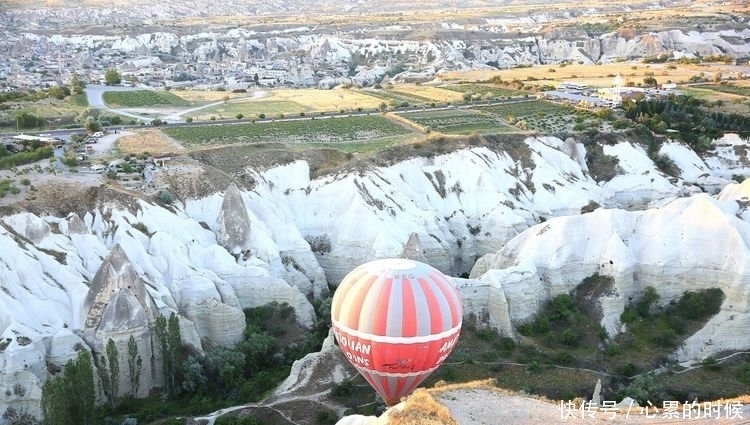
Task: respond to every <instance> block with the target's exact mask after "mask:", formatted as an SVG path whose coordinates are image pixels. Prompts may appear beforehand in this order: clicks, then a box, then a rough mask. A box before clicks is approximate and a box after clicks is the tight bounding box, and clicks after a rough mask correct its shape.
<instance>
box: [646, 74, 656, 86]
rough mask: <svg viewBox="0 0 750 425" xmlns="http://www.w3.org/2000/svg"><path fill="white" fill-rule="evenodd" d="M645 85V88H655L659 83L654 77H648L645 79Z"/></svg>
mask: <svg viewBox="0 0 750 425" xmlns="http://www.w3.org/2000/svg"><path fill="white" fill-rule="evenodd" d="M643 85H645V86H649V87H654V86H656V85H657V82H656V78H654V77H650V76H649V77H646V78H644V79H643Z"/></svg>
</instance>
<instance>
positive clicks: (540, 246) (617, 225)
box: [462, 183, 750, 360]
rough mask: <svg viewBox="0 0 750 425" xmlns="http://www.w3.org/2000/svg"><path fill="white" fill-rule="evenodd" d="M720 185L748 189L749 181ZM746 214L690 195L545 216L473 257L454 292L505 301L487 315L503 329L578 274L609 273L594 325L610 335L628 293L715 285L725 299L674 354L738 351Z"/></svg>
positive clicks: (746, 312)
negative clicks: (645, 206)
mask: <svg viewBox="0 0 750 425" xmlns="http://www.w3.org/2000/svg"><path fill="white" fill-rule="evenodd" d="M728 190H731V191H733V192H735V193H736V192H738V191H739V192H741V193H743V194H747V193H748V191H749V190H750V183H743V184H742V189H741V190H740V189H738V188H735V187H732V188H731V189H728ZM746 214H747V212H746V208H745V207H744V206H742V205H741V204H739V203H738V202H736V201H734V200H716V199H713V198H711V197H709V196H707V195H694V196H691V197H689V198H681V199H676V200H674V201H672V202H670V203H668V204H666V205H664V206H661V207H660V208H655V209H650V210H646V211H635V212H627V211H623V210H616V209H615V210H597V211H594V212H593V213H590V214H584V215H581V216H571V217H560V218H554V219H551V220H548V221H547V222H546V223H542V224H539V225H536V226H534V227H532V228H530V229H528V230H527V231H525V232H523V233H521V234H520V235H518V236H517V237H515V238H514V239H512V240H511V241H509V242H508V243H507V244H506V245H505V246H504V247H503V248H502V249H501V250H499V251H498V252H497V253H495V254H489V255H487V256H486V257H484V258H483V259H481V260H480V261H478V262H477V264H476V266H475V268H474V270H472V274H471V277H472V278H475V279H476V281H474V282H472V281H466V282H465V283H464V285H463V287H462V293H466V292H470V291H476V292H477V295H476V296H475V298H477V299H481V298H482V297H486V298H488V299H493V298H494V299H497V298H501V299H502V298H503V297H504V299H505V300H506V302H507V315H505V314H502V313H504V310H503V309H502V308H501V309H500V310H499V311H500V313H501V314H497V315H496V316H492V317H491V318H492V321H493V325H495V326H498V327H499V328H500V329H502V330H503V331H505V332H506V333H508V334H511V335H512V332H513V330H512V326H511V327H510V328H509V327H508V322H510V323H512V324H513V325H516V324H518V323H521V322H523V321H524V320H527V319H529V318H530V317H531V316H532V315H533V314H534V313H535V312H536V311H537V310H538V309H539V308H540V307H541V306H542V305H543V304H544V302H546V301H547V300H548V299H550V298H551V297H554V296H556V295H558V294H561V293H567V292H570V291H571V290H572V289H573V288H574V287H575V286H576V285H577V284H578V283H580V282H581V280H583V278H585V277H587V276H590V275H593V274H595V273H599V274H602V275H607V276H611V277H612V278H614V288H613V289H614V292H611V293H609V294H606V295H604V296H603V297H602V298H601V299H600V303H601V308H602V312H603V319H602V325H603V326H604V327H605V329H607V331H608V332H609V333H610V334H615V333H617V332H618V331H619V329H620V323H619V317H620V314H621V313H622V311H623V308H624V306H625V303H626V302H627V299H628V297H631V296H634V295H636V294H637V293H639V292H640V291H642V290H643V289H644V288H645V287H646V286H653V287H655V288H656V290H657V291H658V292H659V294H660V296H661V300H662V302H669V301H670V300H673V299H676V298H679V297H680V296H681V295H682V293H683V292H685V291H696V290H701V289H709V288H720V289H721V290H722V291H723V292H724V294H725V296H726V299H725V300H724V303H723V304H722V307H721V311H720V312H719V314H717V315H716V316H715V317H713V318H712V319H711V320H710V321H709V322H708V323H707V324H706V325H705V327H704V328H703V329H701V330H700V331H698V332H697V333H695V334H694V335H692V336H691V337H690V338H689V339H688V340H687V341H685V344H684V345H683V346H682V348H681V349H680V350H679V352H678V353H677V355H678V357H679V358H680V359H683V360H691V359H702V358H705V357H706V356H709V355H712V354H715V353H718V352H720V351H722V350H739V349H746V348H747V347H749V346H750V339H748V338H747V337H746V334H745V333H744V331H743V329H746V327H747V326H748V325H750V304H749V303H748V301H747V297H745V296H744V295H743V294H744V293H745V292H747V288H748V285H750V266H749V264H750V261H748V259H750V250H749V249H748V241H750V224H749V223H748V222H747V221H744V220H743V219H741V218H739V217H744V216H745V215H746ZM589 229H597V231H596V233H592V232H590V231H589ZM600 235H601V236H600ZM488 282H489V285H487V283H488ZM488 304H489V302H488ZM475 308H476V307H475Z"/></svg>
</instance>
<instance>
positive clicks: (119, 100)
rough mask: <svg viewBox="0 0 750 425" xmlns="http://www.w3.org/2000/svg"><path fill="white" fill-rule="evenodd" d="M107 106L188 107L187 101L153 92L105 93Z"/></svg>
mask: <svg viewBox="0 0 750 425" xmlns="http://www.w3.org/2000/svg"><path fill="white" fill-rule="evenodd" d="M102 97H103V99H104V102H105V103H106V104H107V105H109V106H119V107H126V108H138V107H143V106H190V105H191V103H190V102H188V101H187V100H185V99H183V98H181V97H179V96H177V95H175V94H172V93H169V92H166V91H153V90H135V91H105V92H104V94H103V95H102Z"/></svg>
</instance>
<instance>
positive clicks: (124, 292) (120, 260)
mask: <svg viewBox="0 0 750 425" xmlns="http://www.w3.org/2000/svg"><path fill="white" fill-rule="evenodd" d="M84 311H87V313H86V319H85V321H84V328H83V335H84V338H85V339H86V341H87V343H88V345H89V347H91V350H92V352H93V354H94V358H95V359H98V358H100V357H102V356H105V353H106V346H107V343H108V342H109V340H110V339H111V340H112V341H114V343H115V346H116V347H117V352H118V355H119V358H118V363H119V364H122V365H126V364H128V342H129V340H130V337H131V336H132V337H133V340H134V341H135V342H136V346H137V355H138V356H140V358H141V359H142V362H143V363H142V364H143V366H142V370H141V371H140V378H139V382H138V386H137V388H133V386H132V384H131V381H130V379H122V380H120V381H119V388H118V389H117V391H118V394H132V395H133V396H135V397H144V396H147V395H148V393H149V390H150V389H151V388H153V387H154V386H155V385H161V384H162V383H163V382H162V381H161V380H160V379H159V378H160V375H161V374H160V373H157V370H161V369H160V365H159V364H158V363H157V360H156V357H155V356H153V355H152V354H154V353H155V349H154V347H155V344H154V338H153V336H154V335H153V332H152V330H153V327H154V320H155V318H156V317H157V316H158V315H159V312H158V311H157V308H156V305H155V303H154V300H153V299H152V298H151V295H150V294H149V293H148V291H147V290H146V287H145V285H144V284H143V280H142V279H141V278H140V277H139V276H138V274H137V273H136V272H135V270H134V269H133V266H132V265H131V264H130V260H129V259H128V256H127V254H125V251H124V250H123V249H122V247H121V246H120V245H119V244H116V245H115V246H114V247H112V249H111V250H110V252H109V254H107V256H106V257H105V258H104V260H103V261H102V265H101V266H100V267H99V270H98V271H97V272H96V275H94V279H93V281H92V282H91V285H90V286H89V292H88V294H87V295H86V299H85V301H84ZM196 348H198V349H200V347H196Z"/></svg>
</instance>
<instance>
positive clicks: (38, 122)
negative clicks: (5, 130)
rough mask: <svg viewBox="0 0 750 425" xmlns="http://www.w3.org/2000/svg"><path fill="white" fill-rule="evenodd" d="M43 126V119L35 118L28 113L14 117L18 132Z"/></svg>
mask: <svg viewBox="0 0 750 425" xmlns="http://www.w3.org/2000/svg"><path fill="white" fill-rule="evenodd" d="M43 125H44V120H43V119H41V118H39V117H37V116H36V115H32V114H30V113H28V112H22V113H20V114H18V115H16V127H18V129H19V130H23V129H28V128H35V127H41V126H43Z"/></svg>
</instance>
